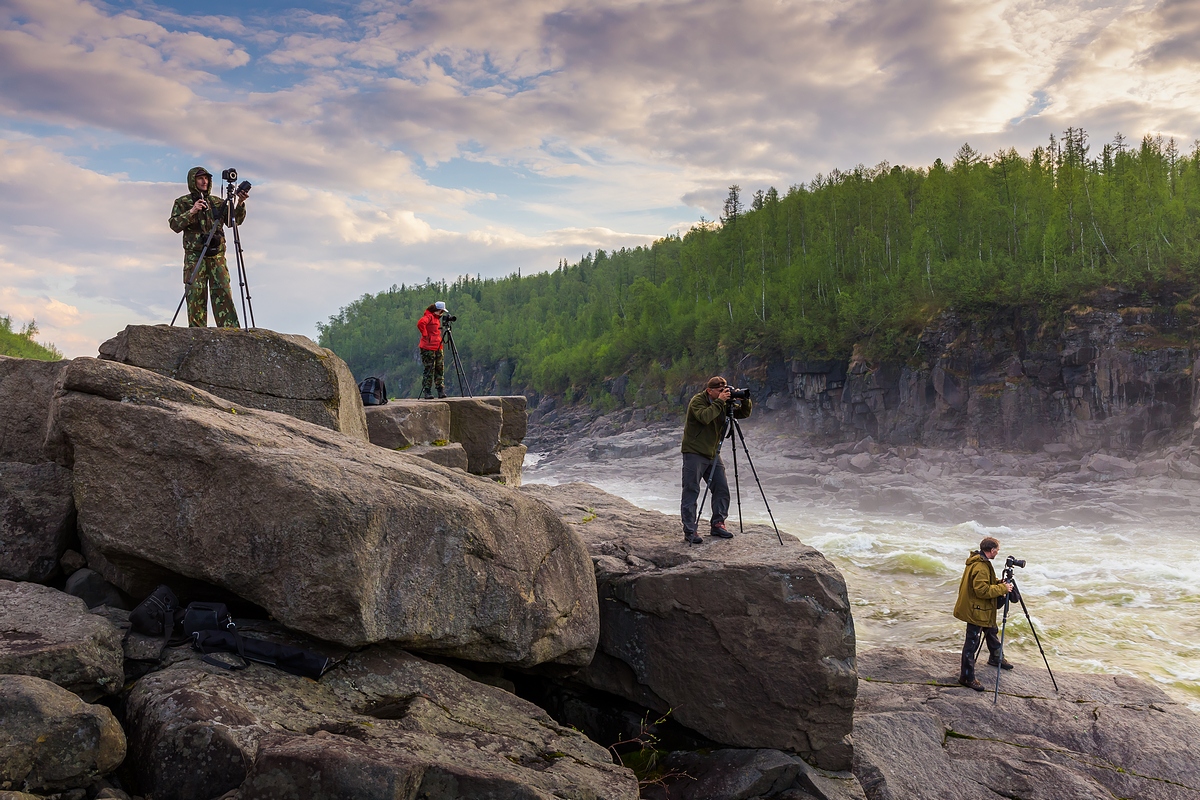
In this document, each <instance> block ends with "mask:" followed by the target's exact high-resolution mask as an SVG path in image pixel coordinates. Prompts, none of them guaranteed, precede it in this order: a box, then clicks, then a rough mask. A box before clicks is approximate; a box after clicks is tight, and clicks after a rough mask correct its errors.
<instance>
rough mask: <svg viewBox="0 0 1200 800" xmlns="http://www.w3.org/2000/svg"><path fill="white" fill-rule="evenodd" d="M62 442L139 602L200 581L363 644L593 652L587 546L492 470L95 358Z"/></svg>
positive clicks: (83, 517)
mask: <svg viewBox="0 0 1200 800" xmlns="http://www.w3.org/2000/svg"><path fill="white" fill-rule="evenodd" d="M53 438H54V439H55V440H56V441H59V442H62V443H63V445H62V446H63V447H64V449H65V451H67V452H69V454H70V455H71V458H72V461H73V464H74V478H75V484H74V485H75V502H76V507H77V509H78V515H79V535H80V539H81V541H82V543H83V547H84V551H85V554H86V555H87V557H88V563H89V565H90V566H91V567H92V568H93V569H95V570H96V571H97V572H99V573H100V574H101V575H103V576H104V578H105V579H107V580H109V581H110V582H112V583H113V584H115V585H116V586H117V587H118V588H120V589H122V590H123V591H126V592H128V593H129V594H130V595H131V596H133V597H135V598H141V597H145V596H146V595H147V594H149V593H150V591H152V590H153V589H154V587H155V586H156V585H157V584H158V583H168V584H174V585H175V586H176V588H177V590H182V589H183V588H184V587H183V586H182V585H180V581H184V580H185V579H194V580H197V581H203V582H206V583H209V584H213V585H216V586H219V587H222V588H224V589H227V590H229V591H231V592H234V593H236V594H237V595H238V596H240V597H242V598H243V599H245V600H249V601H250V602H253V603H255V604H257V605H258V606H260V607H261V608H263V609H266V610H267V611H269V612H270V613H271V614H273V615H274V616H275V617H276V618H277V619H278V620H279V621H280V622H282V623H283V624H285V625H287V626H288V627H290V628H292V629H294V630H297V631H301V632H304V633H307V634H309V635H312V636H315V637H318V638H321V639H324V640H327V641H334V642H338V643H341V644H345V645H348V646H361V645H363V644H367V643H371V642H378V641H397V642H402V643H404V644H405V646H407V647H410V648H412V649H419V650H425V651H428V652H436V653H440V654H444V655H452V656H455V657H459V658H465V659H469V660H475V661H497V662H505V663H514V664H523V665H533V664H538V663H541V662H544V661H551V660H557V661H559V662H562V663H568V664H585V663H587V662H588V661H590V660H591V657H592V652H593V650H594V648H595V642H596V637H597V635H598V612H597V609H596V595H595V592H594V588H593V587H594V578H593V575H592V569H591V563H590V560H589V559H588V556H587V552H586V549H585V548H584V545H583V543H582V541H580V539H579V538H578V535H577V534H575V533H573V532H572V531H571V530H570V529H569V528H568V527H567V526H565V525H563V523H562V522H561V520H560V519H559V518H558V517H557V516H556V515H555V514H554V513H552V512H551V511H550V510H549V509H547V508H546V507H545V506H543V505H541V504H540V503H537V502H534V501H532V500H530V499H528V498H526V497H524V496H522V495H520V494H519V493H517V492H515V491H513V490H510V489H506V488H505V487H503V486H498V485H496V484H495V483H494V482H493V481H491V480H481V479H479V478H475V477H473V476H470V475H466V474H464V473H462V472H458V471H454V470H447V469H444V468H441V467H438V466H436V465H433V464H431V463H429V462H428V461H425V460H422V459H418V458H410V457H408V456H405V455H404V454H402V453H394V452H389V451H388V450H385V449H383V448H381V447H376V446H374V445H371V444H368V443H366V442H359V441H355V440H353V439H350V438H349V437H346V436H343V435H341V434H339V433H337V432H334V431H330V430H328V429H326V428H322V427H318V426H315V425H312V424H309V423H305V422H302V421H300V420H296V419H293V418H292V417H290V416H285V415H282V414H275V413H272V412H269V411H258V410H251V409H246V408H244V407H238V406H233V407H231V406H229V404H228V401H223V400H221V399H219V398H216V397H214V396H212V395H209V394H207V393H204V392H201V391H199V390H197V389H195V388H194V387H191V386H189V385H187V384H183V383H179V382H178V381H173V380H171V379H169V378H165V377H162V376H160V375H158V374H156V373H153V372H148V371H146V370H141V369H138V368H136V367H130V366H126V365H124V364H118V363H115V362H111V361H100V360H95V359H76V361H75V362H73V364H72V366H71V368H70V369H69V370H68V372H67V374H66V376H65V377H64V384H63V392H62V393H61V394H60V396H59V397H58V399H57V400H56V406H55V433H54V435H53Z"/></svg>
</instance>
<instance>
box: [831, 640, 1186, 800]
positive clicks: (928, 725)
mask: <svg viewBox="0 0 1200 800" xmlns="http://www.w3.org/2000/svg"><path fill="white" fill-rule="evenodd" d="M1009 657H1010V659H1011V660H1014V661H1016V662H1017V663H1016V669H1014V670H1012V671H1006V672H1005V673H1004V674H1003V676H1002V678H1001V686H1000V699H999V704H998V705H993V704H992V694H991V692H990V691H989V692H985V693H977V692H974V691H971V690H970V689H966V688H963V687H961V686H958V685H957V683H956V680H957V676H958V655H957V654H956V653H936V652H932V651H925V650H899V649H894V648H883V649H878V650H871V651H869V652H866V653H863V654H861V655H860V656H859V660H858V665H859V674H860V676H861V678H862V680H861V682H860V684H859V693H858V705H857V707H856V709H855V712H854V744H855V757H854V773H855V775H856V776H857V777H858V779H859V781H860V782H861V784H862V785H863V788H864V789H865V790H866V793H867V797H868V798H870V799H871V800H884V799H885V798H896V799H897V800H898V799H899V798H913V799H914V800H921V799H922V798H929V800H935V799H936V800H943V799H944V798H964V799H967V800H999V798H1001V797H1021V798H1029V800H1064V799H1073V798H1080V799H1081V800H1082V798H1088V799H1089V800H1090V799H1091V798H1097V799H1099V798H1105V799H1107V798H1112V797H1138V798H1146V799H1147V800H1156V799H1157V798H1163V800H1166V799H1167V798H1171V799H1172V800H1175V799H1176V798H1179V799H1182V798H1200V765H1198V764H1197V762H1196V759H1195V747H1196V744H1195V743H1196V742H1197V741H1198V740H1200V715H1197V714H1196V713H1195V712H1192V711H1190V710H1188V709H1187V708H1186V707H1184V706H1182V705H1181V704H1179V703H1176V702H1173V701H1172V700H1171V699H1170V698H1169V697H1167V695H1165V694H1164V693H1163V692H1162V691H1160V690H1159V689H1157V688H1156V687H1154V686H1151V685H1149V684H1147V683H1143V682H1142V681H1138V680H1135V679H1133V678H1126V677H1122V676H1114V675H1079V674H1058V673H1056V674H1055V677H1056V678H1057V680H1058V684H1059V687H1060V689H1061V692H1060V693H1058V694H1055V692H1054V688H1053V686H1052V685H1051V682H1050V678H1049V676H1048V675H1047V673H1046V670H1045V667H1044V665H1043V664H1041V663H1040V661H1039V660H1037V654H1036V653H1034V654H1033V657H1032V658H1030V659H1028V660H1025V659H1021V660H1018V659H1016V658H1014V657H1013V656H1011V655H1010V656H1009ZM979 679H980V681H981V682H982V683H983V684H984V685H985V686H988V687H991V686H993V684H994V680H995V670H994V669H993V668H991V667H986V666H983V665H982V663H981V665H980V668H979Z"/></svg>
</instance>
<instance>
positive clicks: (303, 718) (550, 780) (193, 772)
mask: <svg viewBox="0 0 1200 800" xmlns="http://www.w3.org/2000/svg"><path fill="white" fill-rule="evenodd" d="M127 707H128V715H127V720H128V724H129V728H130V731H131V733H130V741H131V751H132V757H131V762H132V763H133V764H134V765H135V768H136V770H137V772H138V774H139V778H140V782H141V784H142V786H143V788H144V789H145V790H146V791H148V792H150V793H152V794H153V796H154V797H170V798H173V799H174V800H208V798H212V797H216V796H219V795H221V794H222V793H224V792H227V791H230V790H232V789H237V788H239V787H240V796H241V798H243V800H253V799H254V798H264V799H265V798H270V800H283V799H284V798H297V800H299V798H304V800H325V799H326V798H328V800H336V799H337V798H344V797H353V798H356V800H374V799H375V798H378V799H379V800H385V799H386V800H391V798H395V797H400V796H403V797H422V798H429V800H455V799H456V798H462V797H495V798H551V797H561V798H585V797H586V798H596V799H597V800H601V799H602V798H611V799H612V800H634V798H637V796H638V788H637V781H636V779H635V778H634V775H633V773H631V772H630V771H628V770H626V769H623V768H621V767H618V766H615V765H614V764H613V763H612V760H611V757H610V755H609V753H608V752H607V751H606V750H605V749H604V748H603V747H601V746H599V745H597V744H595V743H593V742H591V741H590V740H588V739H587V738H586V737H584V736H583V735H582V734H580V733H578V732H576V731H574V730H571V729H570V728H566V727H563V726H561V725H558V724H556V723H555V722H554V721H553V720H551V719H550V717H549V716H547V715H546V713H545V712H544V711H542V710H541V709H539V708H538V707H537V706H534V705H533V704H531V703H527V702H525V701H523V700H521V699H519V698H517V697H516V696H515V695H512V694H509V693H508V692H506V691H504V690H502V689H497V688H493V687H491V686H486V685H484V684H481V683H476V682H474V681H471V680H469V679H467V678H465V677H463V676H462V675H459V674H458V673H456V672H454V671H453V670H451V669H449V668H448V667H444V666H440V665H435V664H430V663H428V662H426V661H424V660H422V659H420V658H417V657H415V656H413V655H410V654H408V653H405V652H404V651H403V650H400V649H398V648H395V647H394V646H381V647H375V648H370V649H367V650H365V651H362V652H359V653H355V654H354V655H351V656H350V657H349V658H348V659H346V660H345V661H344V662H343V663H341V664H339V665H338V666H337V667H335V668H334V669H333V670H332V671H331V672H329V673H326V675H325V676H324V677H322V678H321V680H320V682H315V681H312V680H308V679H305V678H297V677H294V676H291V675H288V674H285V673H283V672H279V671H277V670H273V669H270V668H267V667H263V666H260V665H257V664H252V665H251V666H250V667H249V669H247V670H245V671H244V672H241V673H237V674H231V673H228V672H224V671H221V670H218V669H215V668H213V667H211V666H209V665H207V664H202V663H200V662H199V661H197V660H195V659H194V658H189V659H185V660H183V661H180V662H178V663H175V664H173V665H172V666H170V667H168V668H167V669H165V670H163V671H161V672H156V673H152V674H150V675H147V676H146V677H144V678H142V679H141V680H139V681H138V683H137V684H136V685H135V686H134V688H133V690H132V692H131V693H130V696H129V701H128V706H127ZM400 787H405V791H400Z"/></svg>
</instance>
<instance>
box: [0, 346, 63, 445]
mask: <svg viewBox="0 0 1200 800" xmlns="http://www.w3.org/2000/svg"><path fill="white" fill-rule="evenodd" d="M69 363H70V362H69V361H32V360H30V359H25V358H10V357H8V356H0V409H3V413H0V461H21V462H23V463H26V464H40V463H42V462H44V461H49V460H50V458H49V457H47V456H46V454H45V452H44V447H43V445H44V443H45V441H46V426H47V425H48V423H49V420H50V403H51V401H52V400H53V398H54V390H55V386H56V384H57V383H58V381H59V379H60V378H61V377H62V374H63V371H64V370H65V369H66V367H67V365H68V364H69Z"/></svg>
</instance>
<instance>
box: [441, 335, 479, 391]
mask: <svg viewBox="0 0 1200 800" xmlns="http://www.w3.org/2000/svg"><path fill="white" fill-rule="evenodd" d="M446 316H449V315H446ZM446 316H443V318H442V332H443V334H444V335H445V337H446V344H448V345H450V358H451V359H452V360H453V361H454V372H455V374H457V375H458V393H459V395H460V396H462V397H474V396H475V395H473V394H471V383H470V381H468V380H467V373H466V372H465V371H464V370H463V365H462V359H460V358H459V357H458V348H457V347H455V346H454V334H453V333H451V332H450V325H451V323H452V322H453V321H454V320H453V319H447V318H446Z"/></svg>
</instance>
